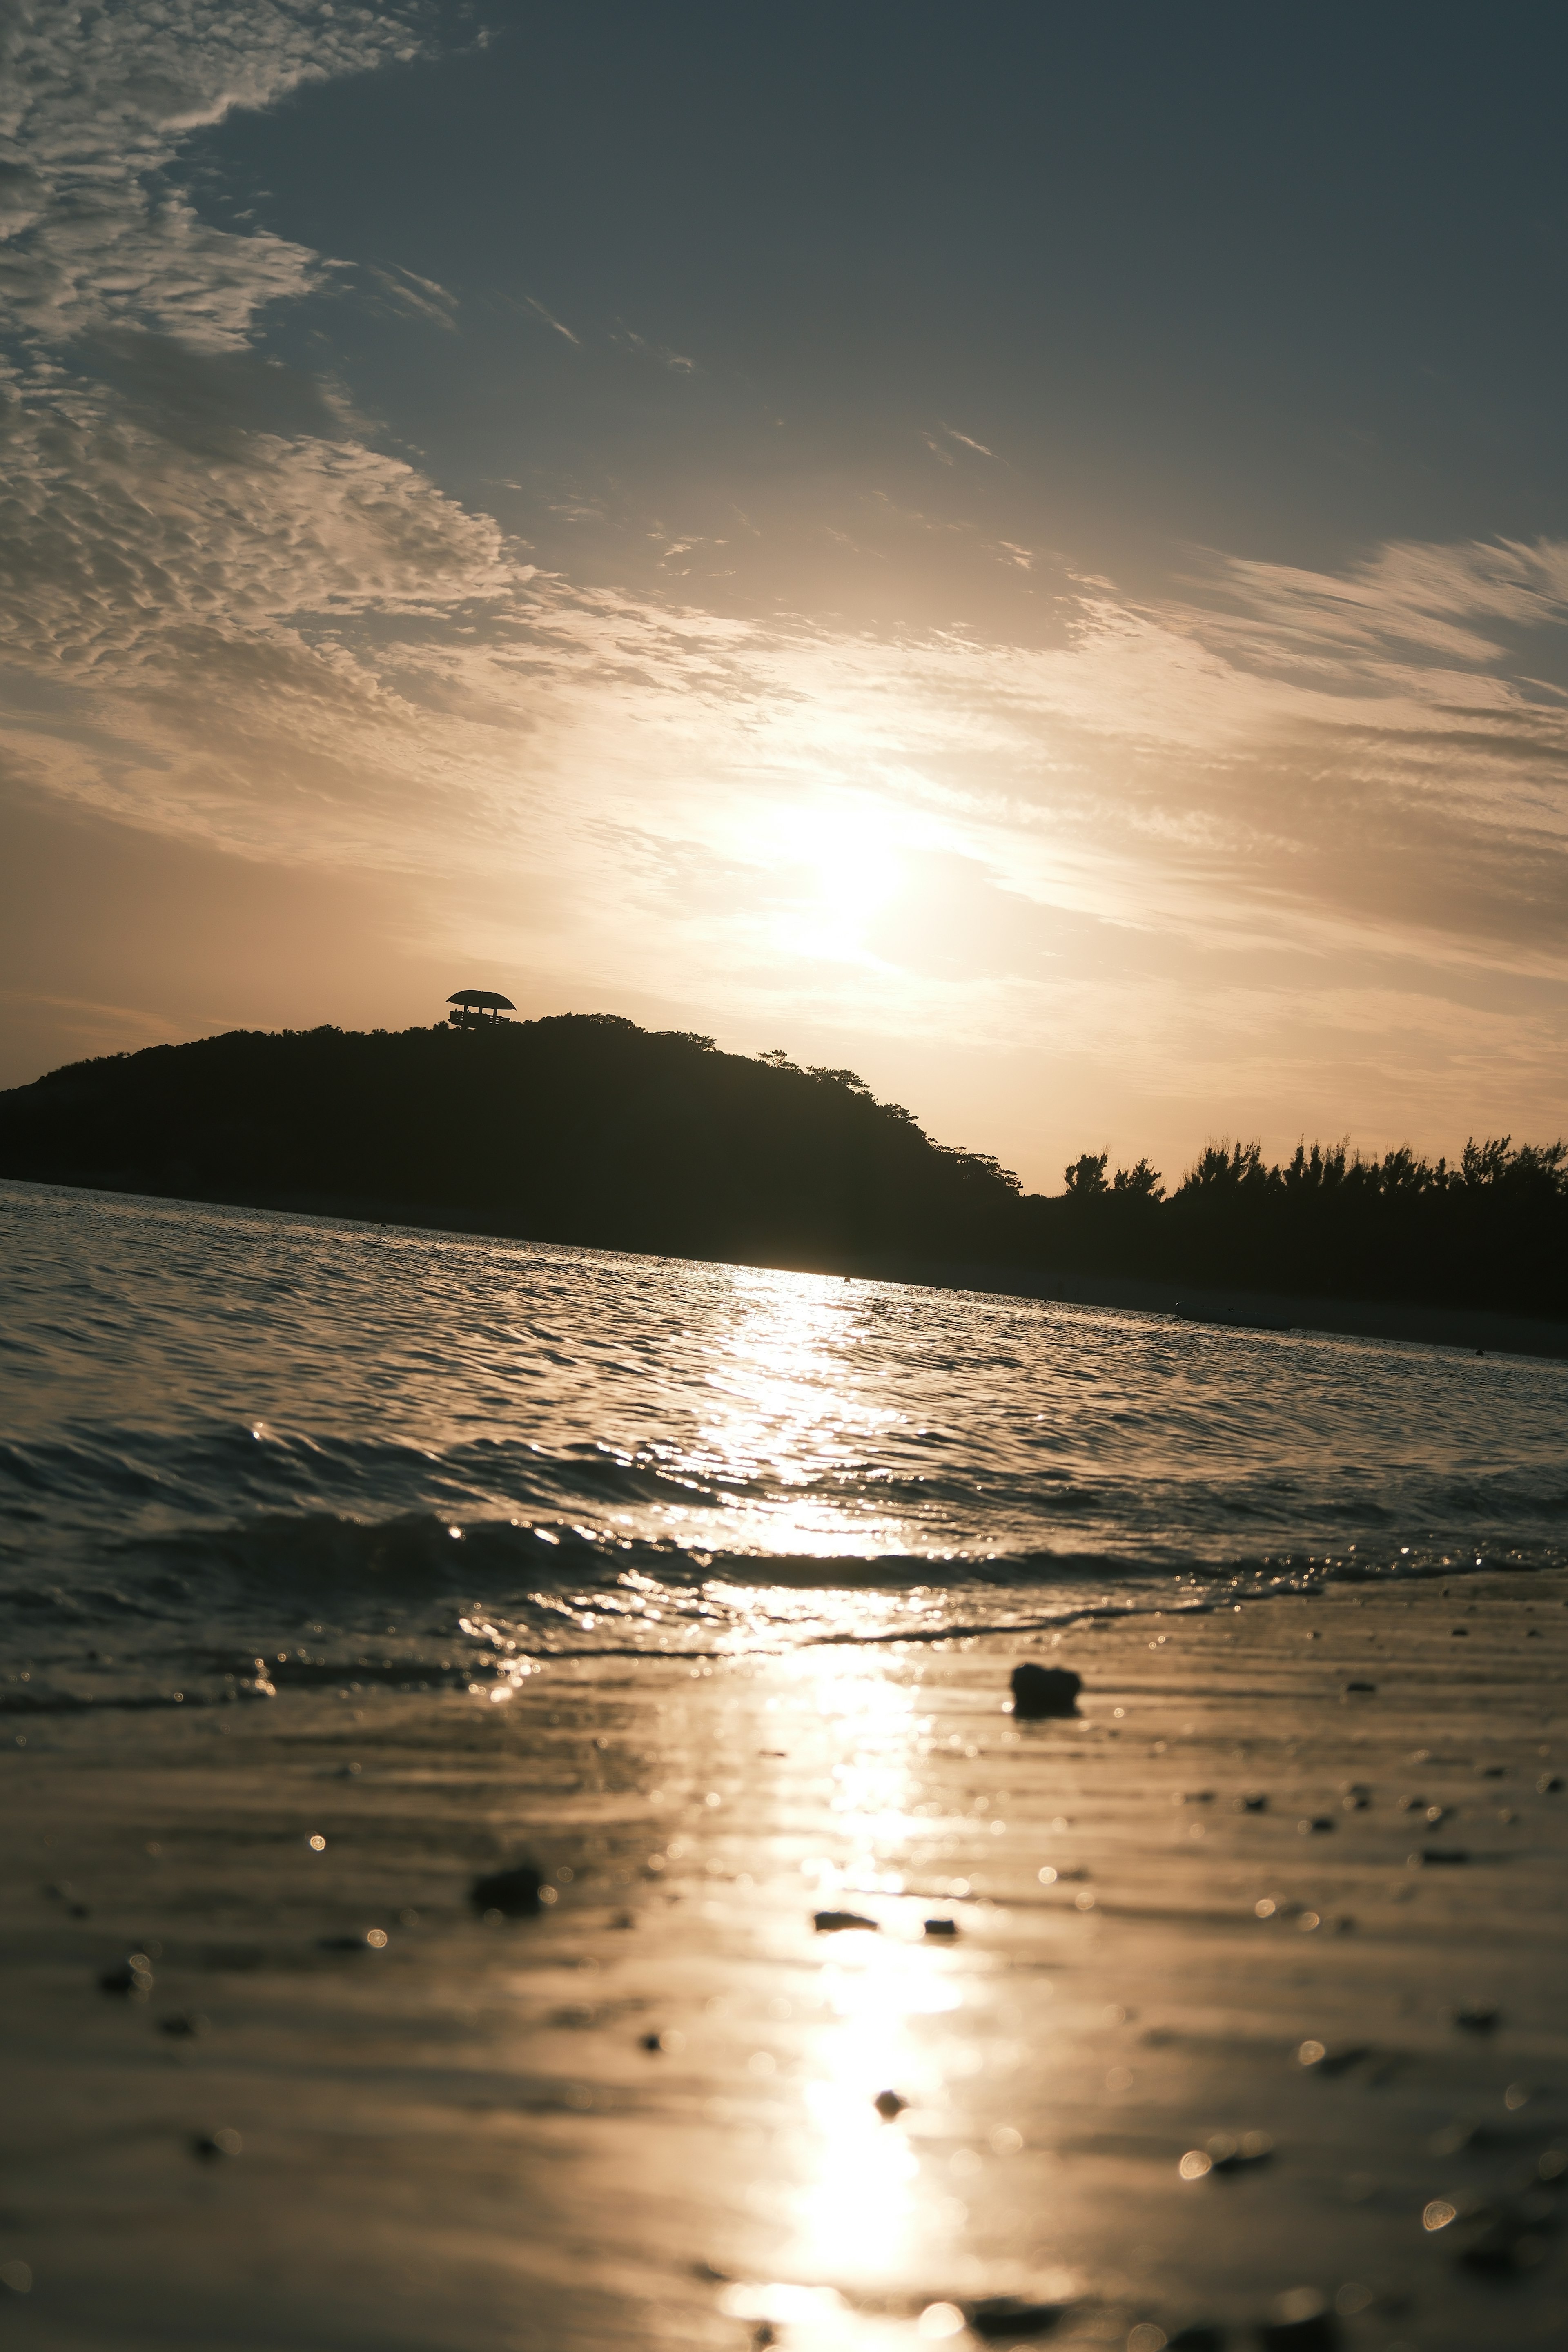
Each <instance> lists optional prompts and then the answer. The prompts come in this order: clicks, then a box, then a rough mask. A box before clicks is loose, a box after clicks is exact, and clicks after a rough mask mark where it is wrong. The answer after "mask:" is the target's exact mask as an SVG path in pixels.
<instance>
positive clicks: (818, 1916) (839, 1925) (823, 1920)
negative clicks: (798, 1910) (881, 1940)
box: [812, 1911, 877, 1936]
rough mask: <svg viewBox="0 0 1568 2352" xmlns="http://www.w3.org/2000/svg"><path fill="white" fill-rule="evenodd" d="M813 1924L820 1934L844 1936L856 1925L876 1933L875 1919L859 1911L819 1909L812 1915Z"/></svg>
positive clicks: (869, 1932) (870, 1932)
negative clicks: (863, 1915)
mask: <svg viewBox="0 0 1568 2352" xmlns="http://www.w3.org/2000/svg"><path fill="white" fill-rule="evenodd" d="M812 1925H813V1927H815V1928H816V1932H817V1934H818V1935H819V1936H842V1935H844V1934H845V1933H846V1932H847V1930H849V1929H851V1928H854V1927H864V1928H865V1929H866V1930H867V1931H868V1934H870V1935H873V1936H874V1935H875V1934H876V1932H877V1922H876V1921H875V1919H867V1918H863V1917H862V1916H861V1915H860V1913H859V1912H858V1911H817V1912H814V1913H813V1915H812Z"/></svg>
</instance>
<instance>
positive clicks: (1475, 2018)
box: [1454, 2000, 1501, 2033]
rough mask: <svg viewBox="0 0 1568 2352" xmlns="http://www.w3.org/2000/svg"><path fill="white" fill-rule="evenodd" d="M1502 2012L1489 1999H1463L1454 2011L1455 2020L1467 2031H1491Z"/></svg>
mask: <svg viewBox="0 0 1568 2352" xmlns="http://www.w3.org/2000/svg"><path fill="white" fill-rule="evenodd" d="M1500 2014H1501V2012H1500V2011H1499V2009H1498V2007H1497V2004H1496V2003H1495V2002H1494V2001H1489V2000H1462V2001H1461V2002H1460V2003H1459V2005H1458V2009H1456V2010H1455V2011H1454V2022H1455V2024H1456V2025H1458V2026H1460V2027H1462V2028H1463V2030H1464V2032H1467V2033H1490V2032H1493V2031H1494V2030H1495V2029H1496V2027H1497V2024H1498V2021H1499V2018H1500Z"/></svg>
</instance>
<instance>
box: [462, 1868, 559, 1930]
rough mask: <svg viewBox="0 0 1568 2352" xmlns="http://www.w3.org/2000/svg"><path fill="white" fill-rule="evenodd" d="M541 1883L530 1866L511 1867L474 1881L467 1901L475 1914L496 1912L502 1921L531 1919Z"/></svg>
mask: <svg viewBox="0 0 1568 2352" xmlns="http://www.w3.org/2000/svg"><path fill="white" fill-rule="evenodd" d="M543 1885H544V1879H543V1876H542V1873H541V1872H539V1871H537V1870H536V1869H535V1868H534V1866H533V1864H532V1863H531V1862H516V1863H513V1864H512V1865H511V1867H510V1870H492V1871H491V1872H490V1873H489V1875H488V1876H486V1877H484V1878H476V1879H475V1881H474V1883H473V1885H472V1886H470V1887H469V1889H468V1900H469V1902H470V1903H471V1904H472V1905H473V1906H474V1908H475V1910H476V1911H479V1912H481V1913H482V1912H486V1911H499V1912H500V1916H501V1917H502V1918H503V1919H531V1918H532V1917H533V1916H534V1914H535V1912H537V1910H538V1909H539V1906H540V1902H541V1892H540V1890H541V1889H542V1886H543Z"/></svg>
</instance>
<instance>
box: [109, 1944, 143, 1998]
mask: <svg viewBox="0 0 1568 2352" xmlns="http://www.w3.org/2000/svg"><path fill="white" fill-rule="evenodd" d="M98 1989H99V1990H100V1992H117V1993H134V1994H136V1995H137V1996H138V1998H139V1999H140V1998H144V1997H145V1996H146V1995H147V1994H148V1993H150V1992H151V1991H152V1990H153V1963H152V1961H151V1960H150V1959H149V1958H147V1955H146V1953H145V1952H132V1954H131V1955H130V1957H129V1958H127V1959H123V1960H121V1961H120V1962H118V1964H117V1965H116V1966H115V1967H113V1968H111V1969H104V1970H103V1972H102V1974H101V1975H100V1978H99V1979H98Z"/></svg>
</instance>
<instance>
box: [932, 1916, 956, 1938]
mask: <svg viewBox="0 0 1568 2352" xmlns="http://www.w3.org/2000/svg"><path fill="white" fill-rule="evenodd" d="M957 1933H958V1922H957V1920H956V1919H928V1920H927V1921H926V1934H927V1935H928V1936H956V1935H957Z"/></svg>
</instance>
